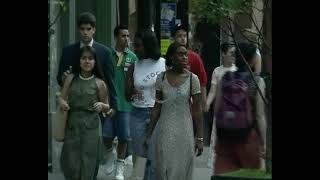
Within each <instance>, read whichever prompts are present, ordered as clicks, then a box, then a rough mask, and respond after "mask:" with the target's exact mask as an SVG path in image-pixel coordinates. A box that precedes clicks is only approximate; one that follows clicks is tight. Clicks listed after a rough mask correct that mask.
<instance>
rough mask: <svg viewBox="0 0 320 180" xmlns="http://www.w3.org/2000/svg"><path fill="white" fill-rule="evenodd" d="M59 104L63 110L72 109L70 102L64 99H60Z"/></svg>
mask: <svg viewBox="0 0 320 180" xmlns="http://www.w3.org/2000/svg"><path fill="white" fill-rule="evenodd" d="M59 106H60V109H61V110H62V111H68V110H69V109H70V107H69V105H68V103H67V102H66V101H65V100H64V99H60V101H59Z"/></svg>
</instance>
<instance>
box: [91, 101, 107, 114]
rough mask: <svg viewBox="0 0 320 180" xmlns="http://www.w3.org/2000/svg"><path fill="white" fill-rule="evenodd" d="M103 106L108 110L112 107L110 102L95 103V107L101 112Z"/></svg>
mask: <svg viewBox="0 0 320 180" xmlns="http://www.w3.org/2000/svg"><path fill="white" fill-rule="evenodd" d="M103 107H105V108H106V109H108V110H109V109H110V106H109V104H105V103H102V102H96V103H94V104H93V109H94V110H95V111H97V112H99V113H100V112H101V111H102V109H103Z"/></svg>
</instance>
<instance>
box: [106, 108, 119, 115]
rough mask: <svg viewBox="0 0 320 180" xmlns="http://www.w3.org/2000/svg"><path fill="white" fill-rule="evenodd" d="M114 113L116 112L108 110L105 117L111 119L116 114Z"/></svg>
mask: <svg viewBox="0 0 320 180" xmlns="http://www.w3.org/2000/svg"><path fill="white" fill-rule="evenodd" d="M116 112H117V111H116V110H115V109H112V108H110V109H109V111H108V112H107V113H106V115H107V116H109V117H113V116H114V115H115V114H116Z"/></svg>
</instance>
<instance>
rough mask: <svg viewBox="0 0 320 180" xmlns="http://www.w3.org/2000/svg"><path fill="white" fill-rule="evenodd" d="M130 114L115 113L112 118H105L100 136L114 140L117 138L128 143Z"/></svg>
mask: <svg viewBox="0 0 320 180" xmlns="http://www.w3.org/2000/svg"><path fill="white" fill-rule="evenodd" d="M129 121H130V112H121V111H117V113H116V114H115V115H114V116H113V117H112V118H110V117H106V118H105V122H104V124H103V128H102V136H103V137H109V138H114V137H116V136H117V137H118V139H119V140H126V141H130V140H131V139H130V128H129Z"/></svg>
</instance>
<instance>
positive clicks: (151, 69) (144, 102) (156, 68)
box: [131, 57, 166, 108]
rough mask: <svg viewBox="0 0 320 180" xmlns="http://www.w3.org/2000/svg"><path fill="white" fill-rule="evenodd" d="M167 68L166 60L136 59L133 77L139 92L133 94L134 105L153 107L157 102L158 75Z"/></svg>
mask: <svg viewBox="0 0 320 180" xmlns="http://www.w3.org/2000/svg"><path fill="white" fill-rule="evenodd" d="M165 70H166V60H165V59H164V58H162V57H160V59H159V60H153V59H142V60H138V61H135V66H134V72H133V79H134V88H135V89H136V90H137V91H138V92H139V95H138V96H133V101H132V103H131V104H132V105H133V106H135V107H141V108H145V107H153V106H154V103H155V94H156V91H155V83H156V79H157V76H158V75H159V74H160V73H161V72H163V71H165Z"/></svg>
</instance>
